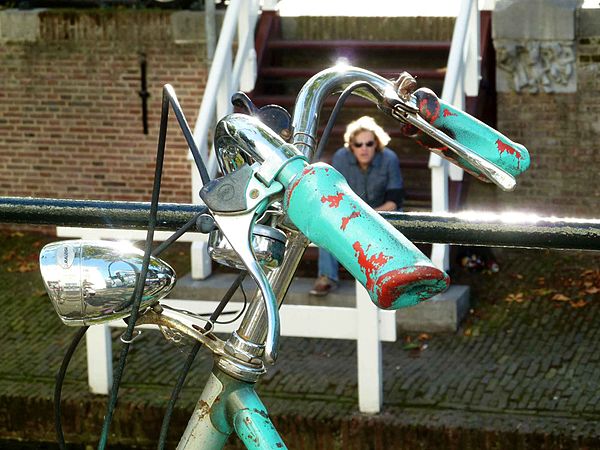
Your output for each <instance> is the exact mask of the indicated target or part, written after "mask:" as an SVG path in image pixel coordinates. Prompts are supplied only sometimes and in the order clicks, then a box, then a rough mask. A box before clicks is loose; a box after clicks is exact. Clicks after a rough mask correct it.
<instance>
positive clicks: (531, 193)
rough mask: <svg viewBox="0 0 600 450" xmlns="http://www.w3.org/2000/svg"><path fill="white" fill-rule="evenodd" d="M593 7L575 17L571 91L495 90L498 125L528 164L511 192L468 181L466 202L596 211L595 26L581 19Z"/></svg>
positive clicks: (599, 100) (599, 200) (598, 80)
mask: <svg viewBox="0 0 600 450" xmlns="http://www.w3.org/2000/svg"><path fill="white" fill-rule="evenodd" d="M598 11H600V10H582V11H581V16H580V17H579V27H578V28H577V30H578V38H577V41H576V44H577V45H576V55H577V64H576V76H577V92H576V93H573V94H544V93H540V94H516V93H502V94H501V93H499V94H498V129H499V130H500V131H502V132H503V133H505V134H506V135H508V136H509V137H511V138H512V139H513V140H515V141H517V142H520V143H522V144H524V145H525V146H526V147H527V148H528V149H529V151H530V155H531V167H530V168H529V170H528V171H527V172H526V173H525V174H524V175H522V176H521V177H520V178H519V180H518V185H517V189H516V190H515V191H513V192H510V193H504V192H501V191H500V190H499V189H497V188H496V187H495V186H491V185H482V184H481V183H478V182H472V183H471V185H470V188H469V197H468V201H467V207H468V208H471V209H488V210H514V209H516V210H519V211H531V212H536V213H540V214H542V215H555V216H559V217H573V216H575V217H587V218H594V217H596V218H597V217H598V216H599V212H598V206H600V183H599V182H598V172H599V171H600V149H599V142H600V28H599V27H597V26H594V27H591V26H587V25H585V24H584V23H583V21H585V23H588V22H590V21H591V22H593V23H595V22H596V21H598V20H599V19H600V14H599V12H598ZM598 23H600V22H598ZM586 30H589V31H586Z"/></svg>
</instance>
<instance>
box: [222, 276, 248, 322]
mask: <svg viewBox="0 0 600 450" xmlns="http://www.w3.org/2000/svg"><path fill="white" fill-rule="evenodd" d="M240 291H242V295H243V296H244V304H243V306H242V309H241V310H240V313H239V314H238V315H237V316H235V317H234V318H233V319H229V320H226V321H225V322H221V321H218V320H216V319H215V323H218V324H219V325H227V324H228V323H233V322H235V321H236V320H238V319H239V318H240V317H242V314H244V311H246V306H247V305H248V298H247V297H246V292H245V291H244V285H243V284H240Z"/></svg>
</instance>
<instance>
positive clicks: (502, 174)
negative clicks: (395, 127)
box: [382, 72, 529, 191]
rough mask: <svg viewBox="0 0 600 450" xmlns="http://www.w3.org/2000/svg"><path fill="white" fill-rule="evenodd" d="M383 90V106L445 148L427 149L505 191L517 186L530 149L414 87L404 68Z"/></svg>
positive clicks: (526, 163) (393, 115)
mask: <svg viewBox="0 0 600 450" xmlns="http://www.w3.org/2000/svg"><path fill="white" fill-rule="evenodd" d="M394 88H395V89H389V90H386V91H385V94H384V100H383V105H382V106H383V109H384V110H385V111H386V112H387V113H388V114H389V115H391V116H392V117H393V118H395V119H396V120H398V121H400V122H403V123H406V124H408V125H410V126H411V127H413V128H416V129H417V130H420V131H421V132H423V133H424V134H426V135H427V136H429V137H431V138H433V139H434V140H436V141H437V142H440V143H442V144H443V145H444V146H445V147H446V148H447V149H449V150H450V151H451V152H452V153H453V155H450V154H448V153H445V150H440V149H437V148H431V147H429V146H427V147H429V150H431V151H433V152H434V153H436V154H438V155H439V156H441V157H443V158H445V159H448V160H450V161H451V162H453V163H454V164H457V165H458V166H459V167H461V168H462V169H464V170H467V171H468V172H470V173H472V174H473V175H475V176H477V177H478V178H480V179H482V180H484V181H491V182H492V183H495V184H496V185H498V186H499V187H500V188H501V189H503V190H505V191H512V190H513V189H514V188H515V187H516V184H517V182H516V179H515V177H516V176H517V175H519V174H520V173H521V172H523V171H525V170H526V169H527V167H528V166H529V153H528V152H527V149H526V148H525V147H523V146H522V145H520V144H517V143H515V142H512V141H511V140H509V139H508V138H507V137H506V136H503V135H502V134H501V133H499V132H498V131H496V130H494V129H493V128H491V127H489V126H488V125H486V124H484V123H483V122H481V121H479V120H477V119H476V118H474V117H472V116H470V115H469V114H467V113H465V112H464V111H461V110H459V109H457V108H454V107H453V106H452V105H450V104H448V103H447V102H444V101H443V100H441V99H439V98H438V97H437V96H436V95H435V94H434V93H433V92H432V91H430V90H429V89H425V88H423V89H419V90H417V91H415V88H416V80H415V79H414V78H413V77H412V76H411V75H410V74H408V73H406V72H404V73H402V74H401V75H400V77H399V78H398V80H397V81H396V82H395V83H394Z"/></svg>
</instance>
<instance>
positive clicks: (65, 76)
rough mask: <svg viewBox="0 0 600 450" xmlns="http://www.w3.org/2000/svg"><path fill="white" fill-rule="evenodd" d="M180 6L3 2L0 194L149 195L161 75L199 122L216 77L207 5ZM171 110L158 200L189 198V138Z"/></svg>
mask: <svg viewBox="0 0 600 450" xmlns="http://www.w3.org/2000/svg"><path fill="white" fill-rule="evenodd" d="M177 14H182V13H175V14H173V13H172V12H165V11H162V12H161V11H150V10H148V11H130V10H122V11H119V10H114V11H112V12H111V11H110V10H106V11H101V10H97V11H96V10H83V11H77V12H69V11H68V10H46V11H39V10H37V11H36V10H34V11H15V10H5V11H0V41H1V42H0V80H2V81H1V88H0V155H1V156H0V195H1V196H33V197H56V198H74V199H102V200H133V201H149V200H150V193H151V189H152V177H153V173H154V164H155V155H156V146H157V136H158V127H159V120H160V112H161V96H162V86H163V85H164V84H165V83H171V84H172V85H173V86H174V88H175V90H176V92H177V95H178V97H179V100H180V103H181V105H182V107H183V109H184V111H185V113H186V115H187V118H188V121H189V123H190V125H191V126H193V124H194V121H195V118H196V115H197V111H198V108H199V105H200V101H201V99H202V95H203V88H204V85H205V83H206V77H207V68H206V67H207V64H206V58H205V55H206V49H205V43H204V42H203V40H202V35H203V32H202V30H198V27H201V26H202V25H203V24H204V18H203V16H202V13H191V12H186V13H185V14H187V16H186V17H179V18H178V17H177ZM190 15H191V16H190ZM190 19H191V21H190ZM181 20H184V23H183V26H182V23H181ZM186 26H187V28H186ZM186 30H188V31H189V32H187V33H186ZM143 58H145V60H146V64H147V90H148V91H149V93H150V97H149V99H148V134H144V129H143V124H142V99H141V97H140V95H139V91H140V89H141V81H140V79H141V61H142V59H143ZM170 116H171V118H170V121H169V133H168V136H169V138H168V142H167V152H166V157H165V167H164V177H163V180H164V182H163V186H162V191H161V201H168V202H186V203H187V202H190V201H191V182H190V162H189V161H188V160H187V152H188V150H187V146H186V144H185V141H184V139H183V137H182V135H181V132H180V131H179V128H178V125H177V122H176V121H175V119H174V117H173V114H172V113H171V114H170Z"/></svg>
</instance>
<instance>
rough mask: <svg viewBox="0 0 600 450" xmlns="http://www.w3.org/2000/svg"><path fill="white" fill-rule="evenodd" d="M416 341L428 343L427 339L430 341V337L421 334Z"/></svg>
mask: <svg viewBox="0 0 600 450" xmlns="http://www.w3.org/2000/svg"><path fill="white" fill-rule="evenodd" d="M417 339H419V340H420V341H428V340H429V339H431V336H430V335H429V334H427V333H421V334H420V335H419V337H418V338H417Z"/></svg>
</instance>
